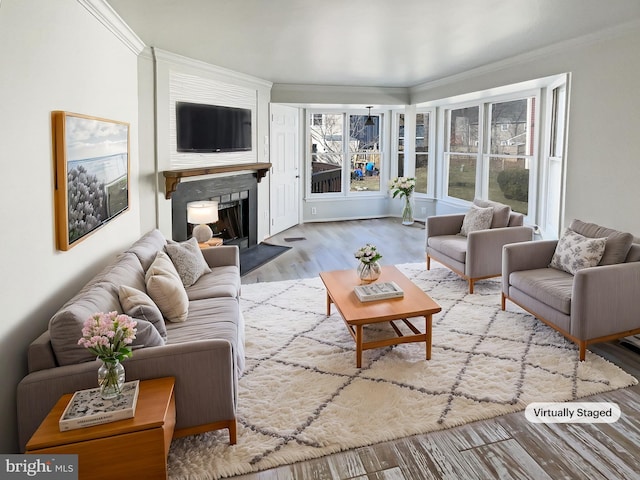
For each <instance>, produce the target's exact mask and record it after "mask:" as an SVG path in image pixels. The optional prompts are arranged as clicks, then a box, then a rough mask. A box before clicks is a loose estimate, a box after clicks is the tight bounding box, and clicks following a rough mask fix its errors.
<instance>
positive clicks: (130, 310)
mask: <svg viewBox="0 0 640 480" xmlns="http://www.w3.org/2000/svg"><path fill="white" fill-rule="evenodd" d="M118 296H119V297H120V305H122V311H123V313H124V314H125V315H129V316H130V317H133V318H135V319H136V320H146V321H147V322H149V323H151V324H152V325H153V326H154V327H155V328H156V330H158V333H159V334H160V336H161V337H162V339H163V340H165V341H166V340H167V326H166V325H165V323H164V318H163V317H162V312H160V309H159V308H158V306H157V305H156V304H155V303H154V302H153V300H151V297H149V295H147V294H146V293H144V292H141V291H140V290H138V289H137V288H133V287H128V286H126V285H120V287H119V288H118Z"/></svg>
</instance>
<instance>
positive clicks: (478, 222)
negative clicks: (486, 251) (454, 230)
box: [460, 205, 493, 237]
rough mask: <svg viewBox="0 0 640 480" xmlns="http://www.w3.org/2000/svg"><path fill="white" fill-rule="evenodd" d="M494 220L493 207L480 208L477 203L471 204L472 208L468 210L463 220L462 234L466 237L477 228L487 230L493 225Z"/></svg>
mask: <svg viewBox="0 0 640 480" xmlns="http://www.w3.org/2000/svg"><path fill="white" fill-rule="evenodd" d="M492 220H493V208H491V207H487V208H480V207H476V206H475V205H471V210H469V211H468V212H467V214H466V215H465V216H464V220H463V221H462V228H461V229H460V235H464V236H465V237H466V236H467V235H469V234H470V233H471V232H475V231H476V230H487V229H488V228H489V227H491V222H492Z"/></svg>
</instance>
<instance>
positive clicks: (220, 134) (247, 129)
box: [176, 102, 251, 152]
mask: <svg viewBox="0 0 640 480" xmlns="http://www.w3.org/2000/svg"><path fill="white" fill-rule="evenodd" d="M176 136H177V150H178V151H179V152H234V151H242V150H251V110H250V109H248V108H234V107H222V106H218V105H205V104H200V103H187V102H176Z"/></svg>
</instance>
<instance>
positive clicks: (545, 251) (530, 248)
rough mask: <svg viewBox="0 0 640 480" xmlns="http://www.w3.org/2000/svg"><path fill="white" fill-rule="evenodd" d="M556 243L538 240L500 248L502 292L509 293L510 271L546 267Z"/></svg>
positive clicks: (555, 241)
mask: <svg viewBox="0 0 640 480" xmlns="http://www.w3.org/2000/svg"><path fill="white" fill-rule="evenodd" d="M557 244H558V241H557V240H539V241H531V242H521V243H512V244H509V245H505V246H504V247H503V248H502V292H503V293H504V294H505V295H508V294H509V275H511V273H512V272H518V271H522V270H536V269H538V268H546V267H548V266H549V264H550V263H551V259H552V258H553V254H554V252H555V251H556V245H557Z"/></svg>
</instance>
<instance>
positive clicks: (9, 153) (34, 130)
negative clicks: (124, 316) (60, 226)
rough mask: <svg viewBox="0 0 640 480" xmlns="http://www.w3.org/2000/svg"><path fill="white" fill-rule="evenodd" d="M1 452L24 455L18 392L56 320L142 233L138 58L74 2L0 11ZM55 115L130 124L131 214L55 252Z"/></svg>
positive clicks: (25, 4) (21, 2)
mask: <svg viewBox="0 0 640 480" xmlns="http://www.w3.org/2000/svg"><path fill="white" fill-rule="evenodd" d="M0 59H1V62H0V65H1V67H0V105H2V107H1V108H2V115H0V135H1V137H0V149H1V152H2V155H1V158H2V187H1V188H0V205H1V207H0V208H1V210H0V224H1V225H2V231H1V235H2V249H0V265H2V276H1V277H0V278H1V279H0V282H1V288H0V298H1V302H0V305H2V320H1V321H0V378H1V379H2V382H3V387H2V389H0V411H1V412H2V415H0V452H6V453H10V452H17V438H16V435H17V434H16V415H15V411H16V405H15V392H16V388H15V387H16V385H17V383H18V382H19V380H20V379H21V378H22V377H23V376H24V375H25V373H26V351H27V346H28V344H29V343H30V342H31V341H32V340H33V339H35V338H36V337H37V336H38V335H40V333H42V332H43V331H44V330H45V329H46V328H47V322H48V320H49V318H50V317H51V315H52V314H53V313H55V311H56V310H57V309H58V308H59V307H60V306H61V304H62V303H64V301H66V300H67V299H68V298H70V297H71V296H72V295H73V294H74V293H75V292H76V291H77V290H78V289H79V288H80V287H81V286H82V284H83V283H84V282H86V281H87V280H88V279H89V278H90V277H91V276H92V275H93V274H94V273H96V272H97V271H98V270H99V269H100V268H102V266H103V265H104V264H106V263H107V262H108V261H109V260H110V259H111V258H112V257H113V256H114V255H115V254H116V253H117V252H118V251H120V250H122V249H123V248H125V247H126V246H127V245H129V244H130V243H132V242H133V241H134V240H135V239H136V238H137V237H139V235H140V234H141V231H140V209H139V205H140V203H139V201H138V188H137V183H138V181H137V175H138V142H137V128H138V124H137V116H138V104H137V102H138V100H137V98H138V97H137V93H138V92H137V88H138V84H137V56H136V54H135V53H134V52H133V51H132V50H131V49H130V48H129V47H127V46H125V45H124V44H123V43H122V42H121V41H120V40H118V39H117V38H116V37H115V36H114V35H113V34H112V33H111V32H110V31H109V30H108V29H107V28H106V27H105V26H104V25H103V24H102V23H100V22H99V21H98V20H97V19H96V17H94V16H93V15H92V14H91V13H90V12H89V11H88V10H87V9H86V8H84V6H83V5H82V4H81V3H79V2H78V1H76V0H56V1H55V2H51V1H48V0H2V4H0ZM52 110H66V111H70V112H76V113H83V114H87V115H93V116H98V117H103V118H108V119H113V120H120V121H124V122H129V123H130V128H131V130H130V133H131V180H130V186H131V190H130V206H131V207H130V210H129V211H128V212H126V213H124V214H123V215H120V216H119V217H117V218H116V219H115V220H113V221H111V222H110V223H109V224H108V225H106V226H105V227H103V228H102V229H100V230H99V231H97V232H96V233H94V234H93V235H91V236H90V237H88V238H87V239H86V240H84V241H82V242H81V243H79V244H78V245H77V246H74V247H73V248H72V249H71V250H69V251H67V252H62V251H58V250H56V245H55V232H54V205H53V157H52V153H51V120H50V114H51V111H52Z"/></svg>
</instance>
